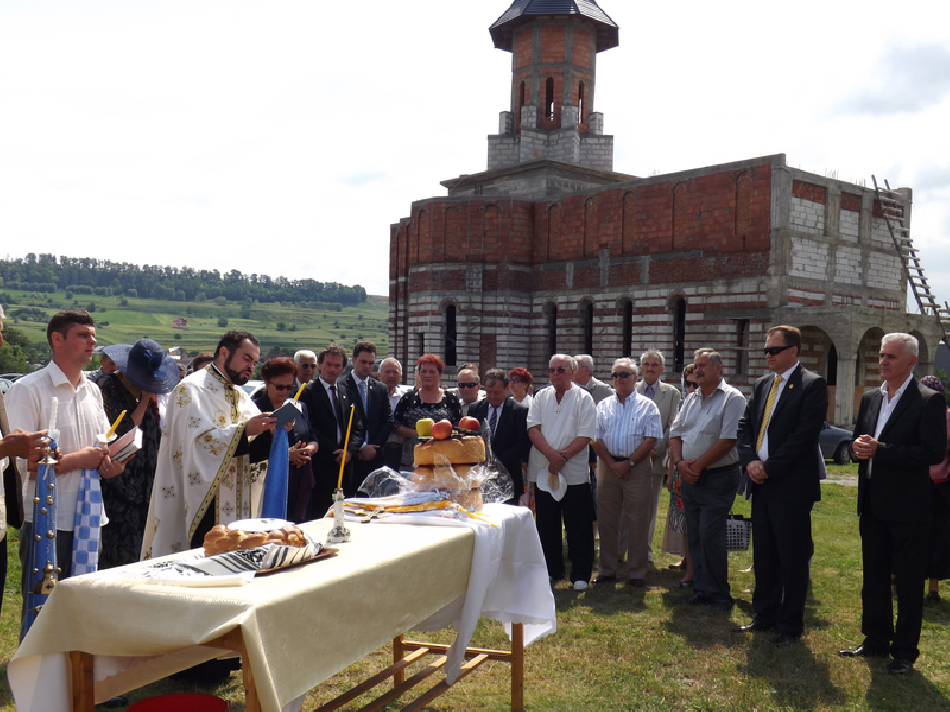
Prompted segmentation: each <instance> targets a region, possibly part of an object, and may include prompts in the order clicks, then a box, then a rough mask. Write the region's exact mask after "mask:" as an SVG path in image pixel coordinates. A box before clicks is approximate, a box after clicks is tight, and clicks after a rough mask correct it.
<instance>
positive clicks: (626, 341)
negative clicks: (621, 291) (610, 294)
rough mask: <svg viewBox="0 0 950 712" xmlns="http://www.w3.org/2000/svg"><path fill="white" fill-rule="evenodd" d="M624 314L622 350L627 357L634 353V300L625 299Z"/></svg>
mask: <svg viewBox="0 0 950 712" xmlns="http://www.w3.org/2000/svg"><path fill="white" fill-rule="evenodd" d="M622 311H623V316H622V317H621V319H622V320H623V321H622V322H621V327H622V328H621V329H620V351H621V353H622V354H623V356H624V357H625V358H630V357H631V356H632V355H633V302H632V301H630V300H629V299H624V300H623V310H622Z"/></svg>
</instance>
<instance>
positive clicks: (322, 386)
mask: <svg viewBox="0 0 950 712" xmlns="http://www.w3.org/2000/svg"><path fill="white" fill-rule="evenodd" d="M345 365H346V349H344V348H343V347H342V346H337V345H336V344H331V345H330V346H327V347H326V348H325V349H324V350H323V351H321V352H320V355H319V356H318V357H317V368H318V370H319V377H318V378H314V379H313V380H312V381H310V383H308V384H307V387H306V388H304V389H303V393H302V394H301V396H300V401H301V402H302V403H304V404H305V405H306V406H307V413H309V415H310V430H311V434H310V440H311V441H314V440H316V441H317V444H318V447H317V451H316V452H315V453H314V454H313V458H312V460H311V462H312V464H313V480H314V482H313V496H312V499H311V502H310V517H311V518H312V519H317V518H320V517H323V515H324V514H326V512H327V509H329V508H330V505H332V504H333V490H334V489H336V486H337V482H338V479H339V476H340V463H341V462H345V463H346V465H345V468H344V471H343V482H344V483H345V482H346V481H347V476H348V475H350V471H351V470H352V464H351V460H352V458H353V454H354V453H356V452H359V450H360V448H361V447H362V446H363V423H362V422H361V421H360V419H359V418H358V417H356V414H355V412H354V414H353V427H352V430H351V431H350V440H349V443H348V445H347V446H346V447H344V445H343V442H344V439H345V438H346V428H347V424H348V423H349V420H350V408H351V407H352V406H355V405H356V404H355V403H354V402H353V399H352V398H350V396H349V395H348V394H347V392H346V389H345V388H342V387H338V386H337V385H336V382H337V379H338V378H339V377H340V374H341V373H343V367H344V366H345Z"/></svg>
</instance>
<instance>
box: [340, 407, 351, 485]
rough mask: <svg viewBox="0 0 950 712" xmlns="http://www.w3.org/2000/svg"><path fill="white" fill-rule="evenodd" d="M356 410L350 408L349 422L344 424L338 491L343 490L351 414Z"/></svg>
mask: <svg viewBox="0 0 950 712" xmlns="http://www.w3.org/2000/svg"><path fill="white" fill-rule="evenodd" d="M355 410H356V406H355V405H351V406H350V422H349V423H347V424H346V439H345V440H344V441H343V454H342V455H341V456H340V477H339V479H338V480H337V483H336V488H337V489H338V490H341V489H343V468H344V467H346V446H347V445H349V444H350V428H352V427H353V412H354V411H355Z"/></svg>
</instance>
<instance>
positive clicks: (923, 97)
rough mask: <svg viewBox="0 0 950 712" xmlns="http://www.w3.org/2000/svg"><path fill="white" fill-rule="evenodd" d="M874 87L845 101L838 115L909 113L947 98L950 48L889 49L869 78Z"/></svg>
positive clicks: (930, 46) (840, 105)
mask: <svg viewBox="0 0 950 712" xmlns="http://www.w3.org/2000/svg"><path fill="white" fill-rule="evenodd" d="M871 81H873V82H874V85H873V86H870V87H866V88H864V89H863V90H861V91H858V92H857V93H855V94H853V95H852V96H850V97H848V98H846V99H845V100H844V101H843V102H842V103H840V104H839V105H838V107H837V111H836V112H835V113H837V114H844V115H862V114H871V115H876V116H886V115H889V114H900V113H912V112H916V111H920V110H922V109H926V108H927V107H929V106H933V105H935V104H939V103H940V102H941V101H943V99H944V98H946V97H947V96H950V48H948V47H945V46H941V45H937V44H932V45H919V46H915V47H891V48H890V49H888V50H887V51H886V52H885V53H884V55H883V56H882V57H881V58H880V60H879V62H878V69H877V71H876V72H874V73H873V74H872V75H871Z"/></svg>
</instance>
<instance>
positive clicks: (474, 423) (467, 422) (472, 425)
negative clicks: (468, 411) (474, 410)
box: [459, 415, 481, 430]
mask: <svg viewBox="0 0 950 712" xmlns="http://www.w3.org/2000/svg"><path fill="white" fill-rule="evenodd" d="M459 427H460V428H462V430H478V429H479V428H480V427H481V426H480V425H479V424H478V418H473V417H471V416H468V415H466V416H465V417H464V418H462V419H461V420H460V421H459Z"/></svg>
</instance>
